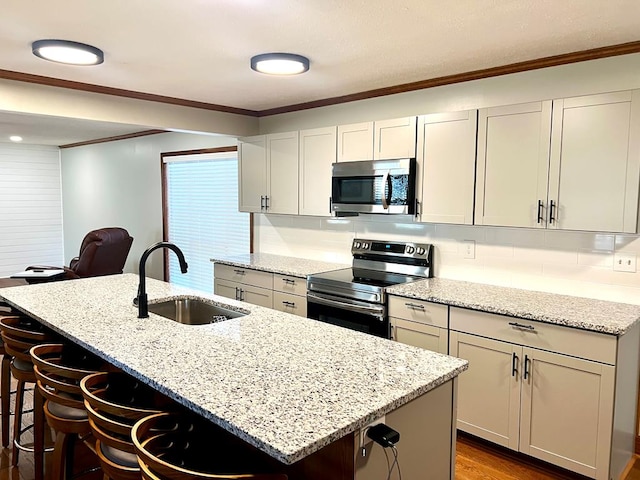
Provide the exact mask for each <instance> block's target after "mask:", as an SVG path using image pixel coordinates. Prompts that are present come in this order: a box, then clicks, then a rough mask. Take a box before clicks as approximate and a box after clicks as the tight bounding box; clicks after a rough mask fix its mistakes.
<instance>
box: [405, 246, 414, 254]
mask: <svg viewBox="0 0 640 480" xmlns="http://www.w3.org/2000/svg"><path fill="white" fill-rule="evenodd" d="M415 251H416V249H415V248H414V247H411V246H409V247H407V253H413V252H415Z"/></svg>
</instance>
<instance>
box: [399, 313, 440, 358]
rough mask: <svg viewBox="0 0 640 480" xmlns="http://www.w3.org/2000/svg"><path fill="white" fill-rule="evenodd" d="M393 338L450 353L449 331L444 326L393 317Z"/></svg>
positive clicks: (435, 350)
mask: <svg viewBox="0 0 640 480" xmlns="http://www.w3.org/2000/svg"><path fill="white" fill-rule="evenodd" d="M389 320H390V322H391V338H392V339H393V340H395V341H396V342H399V343H404V344H405V345H413V346H414V347H420V348H424V349H426V350H431V351H433V352H438V353H444V354H446V353H448V349H449V348H448V332H447V330H445V329H443V328H438V327H432V326H431V325H424V324H423V323H418V322H410V321H408V320H402V319H401V318H394V317H391V318H390V319H389Z"/></svg>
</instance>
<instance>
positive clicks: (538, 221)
mask: <svg viewBox="0 0 640 480" xmlns="http://www.w3.org/2000/svg"><path fill="white" fill-rule="evenodd" d="M552 112H553V114H552ZM639 191H640V91H637V90H635V91H626V92H616V93H608V94H599V95H589V96H584V97H574V98H565V99H557V100H553V102H552V101H543V102H534V103H529V104H524V105H513V106H507V107H496V108H488V109H481V110H480V111H479V119H478V163H477V183H476V207H475V224H477V225H497V226H511V227H536V228H557V229H564V230H590V231H598V232H627V233H636V232H637V231H638V197H639V195H638V194H639Z"/></svg>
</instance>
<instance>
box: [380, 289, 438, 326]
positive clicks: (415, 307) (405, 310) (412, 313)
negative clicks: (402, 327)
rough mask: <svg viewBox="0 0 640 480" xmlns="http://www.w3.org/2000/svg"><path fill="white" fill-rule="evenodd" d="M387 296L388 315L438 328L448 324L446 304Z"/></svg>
mask: <svg viewBox="0 0 640 480" xmlns="http://www.w3.org/2000/svg"><path fill="white" fill-rule="evenodd" d="M388 298H389V316H390V317H396V318H403V319H405V320H411V321H412V322H419V323H424V324H425V325H433V326H434V327H440V328H447V327H448V325H449V322H448V317H449V307H448V306H447V305H440V304H438V303H431V302H425V301H422V300H415V299H413V298H404V297H395V296H392V295H390V296H389V297H388Z"/></svg>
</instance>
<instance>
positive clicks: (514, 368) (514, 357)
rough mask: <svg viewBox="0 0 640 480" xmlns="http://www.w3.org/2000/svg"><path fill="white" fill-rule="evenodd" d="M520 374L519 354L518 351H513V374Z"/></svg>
mask: <svg viewBox="0 0 640 480" xmlns="http://www.w3.org/2000/svg"><path fill="white" fill-rule="evenodd" d="M517 375H518V355H516V352H513V357H512V358H511V376H512V377H515V376H517Z"/></svg>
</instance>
